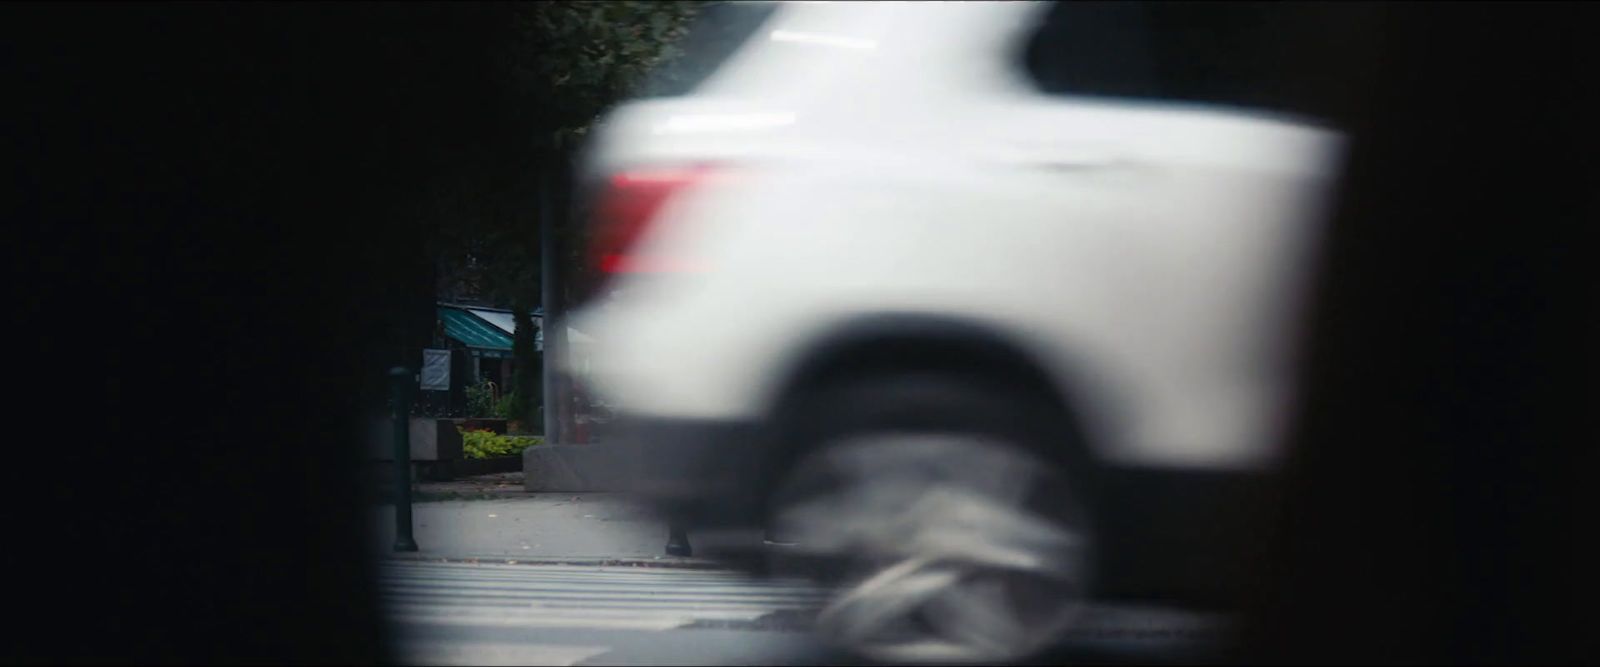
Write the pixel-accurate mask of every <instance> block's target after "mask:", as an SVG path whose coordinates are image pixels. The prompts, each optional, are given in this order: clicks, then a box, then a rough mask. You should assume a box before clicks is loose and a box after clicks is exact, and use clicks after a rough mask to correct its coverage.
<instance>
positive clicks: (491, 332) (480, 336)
mask: <svg viewBox="0 0 1600 667" xmlns="http://www.w3.org/2000/svg"><path fill="white" fill-rule="evenodd" d="M439 321H441V322H444V335H446V336H449V337H450V338H452V339H454V340H456V341H458V342H460V343H461V344H462V345H465V346H467V348H468V349H471V350H480V351H483V352H485V353H486V354H485V355H484V356H491V357H496V356H509V355H510V354H511V337H510V336H507V335H506V334H505V332H504V331H501V330H500V328H499V327H496V326H494V325H493V324H490V323H488V322H486V321H484V320H483V318H480V317H478V316H477V315H473V314H472V313H469V312H467V311H465V310H462V309H459V308H447V307H444V306H440V307H439Z"/></svg>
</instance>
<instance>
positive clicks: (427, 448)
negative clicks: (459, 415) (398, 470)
mask: <svg viewBox="0 0 1600 667" xmlns="http://www.w3.org/2000/svg"><path fill="white" fill-rule="evenodd" d="M410 428H411V460H412V461H456V460H459V459H461V458H462V451H461V433H460V432H458V431H456V424H455V420H453V419H433V418H428V417H413V418H411V427H410ZM368 444H369V449H368V455H369V456H370V457H372V458H373V459H376V460H378V461H393V460H394V424H393V422H392V421H390V420H388V419H385V420H382V421H380V422H378V423H377V424H374V425H373V427H372V439H371V442H370V443H368Z"/></svg>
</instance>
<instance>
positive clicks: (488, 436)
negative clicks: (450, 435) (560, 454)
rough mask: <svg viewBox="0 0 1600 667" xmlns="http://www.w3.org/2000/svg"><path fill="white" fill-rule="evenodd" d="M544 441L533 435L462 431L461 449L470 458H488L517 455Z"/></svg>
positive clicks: (476, 430)
mask: <svg viewBox="0 0 1600 667" xmlns="http://www.w3.org/2000/svg"><path fill="white" fill-rule="evenodd" d="M543 442H544V438H539V437H533V436H516V435H496V434H495V432H494V431H487V430H478V429H474V430H471V431H462V432H461V449H462V451H463V452H465V453H466V456H467V458H469V459H487V458H491V457H495V456H516V455H518V454H521V453H522V450H524V449H527V448H529V447H532V446H534V445H538V444H541V443H543Z"/></svg>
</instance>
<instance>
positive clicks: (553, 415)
mask: <svg viewBox="0 0 1600 667" xmlns="http://www.w3.org/2000/svg"><path fill="white" fill-rule="evenodd" d="M552 162H553V161H552ZM552 167H553V165H552V164H551V163H548V162H547V163H545V164H543V165H542V166H541V167H540V170H539V291H540V296H539V301H540V302H541V303H542V305H543V306H544V319H543V320H542V321H541V322H540V328H541V329H542V330H543V331H544V351H543V352H542V354H543V355H544V360H543V361H544V363H542V364H541V367H542V368H543V370H544V375H543V377H542V378H541V380H542V383H543V386H544V391H543V392H541V393H543V394H544V397H543V398H544V401H543V402H544V441H545V442H547V443H550V444H556V443H559V442H561V409H562V403H561V396H560V386H559V383H558V382H557V379H556V378H557V375H556V373H557V371H558V369H557V364H556V361H557V360H558V359H560V357H559V356H558V355H559V354H560V352H559V351H560V350H561V347H560V341H559V340H557V338H558V337H557V335H556V332H557V330H558V329H559V324H558V319H557V314H558V310H559V307H558V306H557V305H556V301H557V295H559V294H560V293H561V292H560V290H559V289H558V287H559V285H558V284H557V281H559V280H560V271H558V270H557V266H556V264H557V261H558V259H557V258H559V257H560V256H561V254H560V253H559V252H557V251H556V230H555V226H556V221H555V216H554V215H552V212H551V210H550V209H551V207H550V169H551V168H552Z"/></svg>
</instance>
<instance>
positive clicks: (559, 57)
mask: <svg viewBox="0 0 1600 667" xmlns="http://www.w3.org/2000/svg"><path fill="white" fill-rule="evenodd" d="M705 4H707V3H703V2H681V3H680V2H670V3H662V2H593V1H591V2H549V3H517V4H513V5H495V6H492V7H489V8H486V9H483V10H482V11H486V12H490V13H491V14H492V18H491V19H490V22H491V23H492V24H493V26H494V27H493V29H492V34H491V35H490V37H489V38H488V39H487V40H486V43H487V44H488V47H487V48H486V50H485V53H484V57H485V58H486V59H487V61H486V66H485V74H484V76H485V81H484V82H483V83H484V87H483V89H482V90H481V91H480V93H479V95H478V96H477V98H476V99H475V100H474V102H475V103H480V104H482V105H483V108H482V109H481V113H482V115H481V117H480V118H479V120H478V122H477V123H476V125H475V127H474V128H470V129H466V130H465V131H464V134H465V137H464V138H465V140H458V141H456V142H455V143H454V144H453V145H450V146H448V147H442V148H441V150H440V152H441V153H442V154H443V156H444V158H445V163H446V164H447V168H446V169H445V170H444V171H443V172H441V173H440V174H439V176H438V178H437V179H436V180H435V181H434V182H433V183H432V184H431V186H430V188H429V190H428V193H427V201H428V204H427V206H428V215H429V216H430V217H431V218H433V221H434V225H435V228H434V231H433V235H432V238H431V239H430V246H431V249H432V252H433V257H434V266H435V271H436V273H437V275H438V277H439V282H440V283H441V284H442V285H447V286H449V287H450V288H451V289H452V291H454V292H456V293H463V294H466V293H470V294H472V295H473V296H475V297H476V298H477V299H481V300H483V301H488V302H493V303H500V304H510V305H511V307H512V310H513V312H514V316H515V317H516V320H517V322H518V324H519V330H520V329H521V328H522V327H521V324H522V323H524V322H528V321H529V315H530V313H531V310H532V305H533V304H538V303H541V302H542V299H541V298H540V288H541V281H540V260H539V258H540V250H541V248H540V247H539V235H538V227H537V225H538V224H539V223H540V221H539V219H538V213H537V211H538V207H537V198H538V195H539V192H538V189H537V188H538V183H539V176H540V172H541V171H552V170H553V171H557V172H559V171H560V170H562V169H564V168H565V165H566V164H567V163H568V158H569V153H570V151H571V149H572V147H573V146H575V145H576V144H577V143H578V142H579V141H581V139H582V138H583V137H584V136H585V135H586V134H587V132H588V129H589V126H590V124H591V123H593V122H594V121H595V119H596V118H598V117H599V116H600V115H601V114H602V113H603V112H604V111H605V110H606V109H607V108H608V107H610V106H611V105H613V104H615V103H616V102H617V101H619V100H621V99H622V98H623V97H624V96H625V95H627V94H629V93H630V92H632V91H634V90H636V89H637V88H638V86H639V85H640V83H641V81H642V80H643V79H644V76H645V74H646V73H647V72H649V71H650V70H652V69H653V68H656V67H657V66H658V65H660V64H661V63H663V62H665V61H670V60H671V59H673V58H676V57H678V56H679V55H680V53H681V52H680V51H679V50H678V49H677V48H676V47H675V43H676V41H677V40H678V39H679V38H681V37H682V36H683V34H684V33H685V32H686V30H687V27H688V22H689V21H690V20H691V19H692V18H693V17H694V16H695V15H696V13H697V12H698V11H700V9H701V7H702V6H703V5H705ZM667 76H677V74H676V73H671V72H669V73H668V74H667ZM552 180H553V181H554V182H558V183H559V182H562V181H563V180H564V179H561V178H555V179H552ZM557 199H560V198H559V197H558V198H557ZM556 210H557V211H559V210H561V209H560V208H559V207H558V208H557V209H556ZM555 217H556V220H555V222H556V223H557V224H558V232H557V237H558V238H559V239H561V240H562V241H563V242H562V243H561V245H562V246H564V247H565V248H568V249H573V250H575V249H576V246H577V245H578V244H576V243H572V242H571V241H573V240H574V239H576V238H577V234H576V233H575V231H576V230H573V229H570V228H569V225H568V224H567V223H568V218H567V216H565V215H562V214H560V213H559V212H558V213H556V214H555ZM565 256H566V258H567V259H569V260H571V259H575V255H573V254H571V253H566V254H565ZM561 268H562V269H563V270H567V269H570V268H572V267H561ZM544 305H545V306H546V307H547V308H549V309H550V310H552V311H553V310H558V308H552V307H551V306H558V304H544ZM531 337H532V332H531V330H530V331H529V332H528V334H527V340H526V341H523V340H522V338H523V337H522V336H521V335H520V334H519V335H518V336H517V337H516V340H517V341H518V342H517V343H516V344H514V345H513V357H514V359H515V363H516V367H517V368H518V371H517V373H516V376H515V378H516V379H515V381H514V383H513V388H512V393H513V395H514V396H515V398H516V401H517V404H516V405H514V406H513V409H514V412H515V414H517V415H519V416H521V417H522V418H524V419H527V420H529V423H532V421H531V418H532V416H533V414H534V413H533V407H534V406H536V405H538V403H539V399H540V397H541V395H542V393H543V392H542V391H541V383H540V381H539V378H540V376H539V373H538V371H539V369H540V367H541V363H540V360H539V358H538V355H537V354H536V353H535V351H534V349H533V344H532V339H531Z"/></svg>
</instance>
